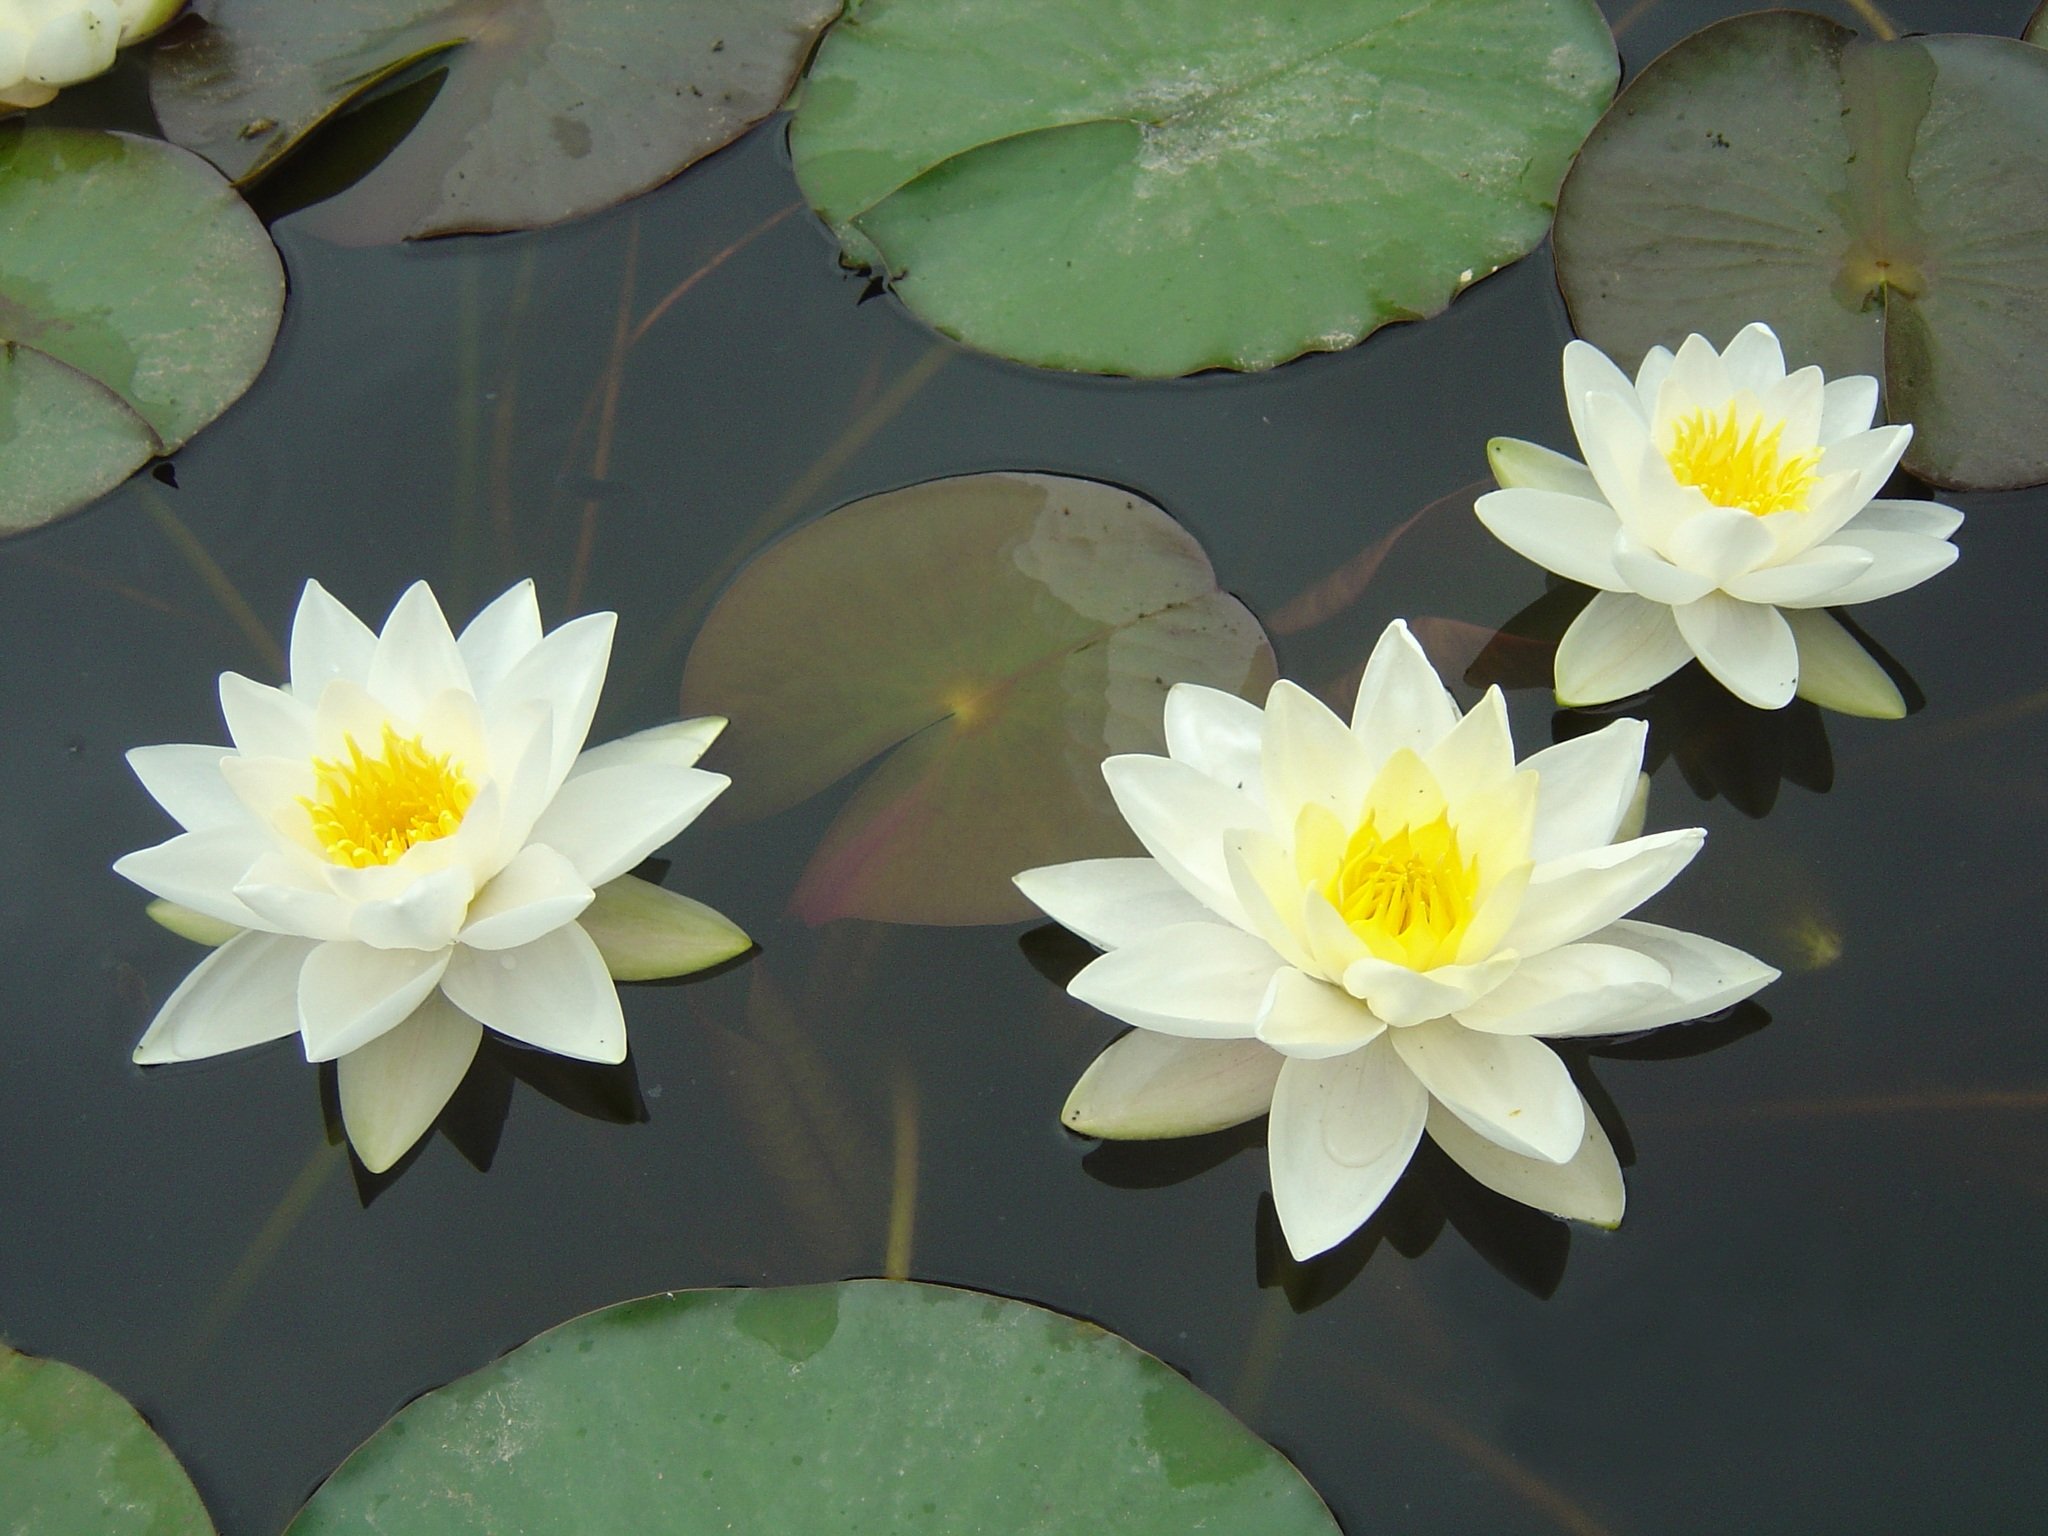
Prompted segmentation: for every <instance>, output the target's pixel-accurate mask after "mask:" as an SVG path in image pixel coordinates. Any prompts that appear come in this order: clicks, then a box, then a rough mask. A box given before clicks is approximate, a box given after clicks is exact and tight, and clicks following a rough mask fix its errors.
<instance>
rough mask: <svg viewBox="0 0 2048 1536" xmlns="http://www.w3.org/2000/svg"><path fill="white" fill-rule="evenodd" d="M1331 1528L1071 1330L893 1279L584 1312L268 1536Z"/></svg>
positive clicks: (1187, 1406) (1175, 1389)
mask: <svg viewBox="0 0 2048 1536" xmlns="http://www.w3.org/2000/svg"><path fill="white" fill-rule="evenodd" d="M368 1530H375V1531H378V1532H380V1533H382V1536H484V1533H486V1532H493V1533H495V1532H511V1531H564V1532H566V1531H572V1530H573V1531H607V1532H612V1531H616V1532H627V1531H630V1532H634V1533H637V1536H698V1533H704V1536H709V1533H711V1532H717V1531H749V1532H788V1533H793V1536H794V1533H809V1532H827V1531H829V1532H834V1533H843V1536H863V1533H866V1536H916V1533H920V1532H934V1533H936V1532H947V1533H952V1536H970V1533H983V1536H1066V1533H1069V1532H1078V1531H1116V1532H1119V1533H1121V1536H1185V1533H1187V1532H1190V1531H1217V1532H1253V1531H1256V1532H1258V1533H1259V1536H1336V1531H1337V1525H1336V1522H1335V1521H1334V1520H1332V1519H1331V1518H1330V1514H1329V1512H1328V1510H1326V1509H1325V1508H1324V1507H1323V1503H1322V1501H1321V1500H1320V1499H1318V1498H1317V1497H1316V1494H1315V1491H1314V1490H1313V1489H1312V1488H1310V1487H1309V1485H1308V1484H1307V1483H1306V1482H1305V1481H1304V1480H1303V1479H1302V1476H1301V1474H1300V1473H1299V1472H1297V1471H1295V1470H1294V1468H1293V1467H1292V1466H1290V1465H1288V1463H1287V1461H1286V1460H1285V1458H1283V1457H1282V1456H1281V1455H1280V1453H1279V1452H1277V1451H1275V1450H1273V1449H1272V1448H1271V1447H1270V1446H1268V1445H1266V1444H1265V1443H1264V1442H1262V1441H1260V1440H1259V1439H1258V1438H1256V1437H1255V1436H1254V1435H1253V1434H1252V1433H1251V1431H1250V1430H1248V1429H1246V1428H1245V1427H1244V1426H1243V1425H1242V1424H1240V1423H1239V1422H1238V1421H1237V1420H1236V1419H1234V1418H1232V1417H1231V1416H1230V1414H1229V1413H1227V1412H1226V1411H1225V1410H1224V1409H1223V1408H1222V1407H1221V1406H1220V1405H1219V1404H1218V1403H1217V1402H1215V1400H1214V1399H1212V1398H1210V1397H1208V1396H1206V1395H1204V1394H1203V1393H1202V1392H1200V1391H1198V1390H1197V1389H1196V1388H1195V1387H1193V1386H1192V1385H1190V1384H1189V1383H1188V1382H1187V1381H1186V1380H1185V1379H1184V1378H1182V1377H1181V1376H1179V1375H1177V1374H1176V1373H1175V1372H1173V1371H1172V1370H1170V1369H1168V1368H1167V1367H1166V1366H1165V1365H1162V1364H1161V1363H1160V1362H1159V1361H1157V1360H1155V1359H1153V1358H1152V1357H1151V1356H1150V1355H1147V1354H1145V1353H1143V1352H1142V1351H1140V1350H1138V1349H1136V1348H1134V1347H1133V1346H1132V1345H1130V1344H1127V1343H1125V1342H1124V1341H1123V1340H1122V1339H1119V1338H1117V1337H1116V1336H1115V1335H1114V1334H1110V1333H1105V1332H1103V1331H1102V1330H1101V1329H1100V1328H1097V1327H1095V1326H1093V1325H1092V1324H1089V1323H1083V1322H1077V1321H1075V1320H1074V1319H1072V1318H1068V1317H1062V1316H1060V1315H1058V1314H1057V1313H1053V1312H1047V1311H1044V1310H1042V1309H1041V1308H1038V1307H1033V1306H1028V1305H1026V1304H1024V1303H1022V1302H1016V1301H1006V1300H1003V1299H1001V1298H999V1297H994V1296H983V1295H977V1294H975V1293H973V1292H970V1291H956V1290H951V1289H947V1288H945V1287H942V1286H933V1285H913V1284H908V1283H904V1282H900V1281H887V1280H856V1281H852V1282H849V1283H847V1284H843V1285H825V1286H802V1287H794V1288H790V1289H786V1290H769V1291H683V1292H678V1293H675V1294H673V1295H668V1296H657V1297H651V1298H649V1299H648V1300H645V1301H635V1302H627V1303H626V1304H624V1305H623V1306H616V1307H610V1308H607V1309H606V1310H605V1311H602V1312H594V1313H592V1314H590V1315H589V1316H588V1317H582V1318H578V1319H577V1320H576V1321H574V1322H570V1323H565V1324H563V1325H562V1326H561V1327H559V1328H557V1329H554V1330H553V1331H552V1332H549V1333H544V1334H542V1335H541V1336H540V1337H539V1338H537V1339H534V1340H533V1341H532V1342H531V1343H528V1344H525V1345H522V1346H521V1347H520V1348H518V1349H515V1350H513V1351H512V1352H511V1353H510V1354H509V1355H506V1356H505V1357H504V1358H503V1359H500V1360H498V1361H496V1362H494V1363H493V1364H491V1365H488V1366H486V1367H484V1368H483V1369H482V1370H480V1371H478V1372H476V1373H475V1374H474V1375H471V1376H468V1377H465V1378H464V1379H462V1380H461V1381H458V1382H456V1383H454V1384H453V1385H452V1386H448V1387H445V1388H443V1389H442V1390H440V1391H438V1392H432V1393H429V1394H428V1395H427V1396H425V1397H423V1398H421V1399H419V1400H418V1401H416V1402H414V1403H413V1404H411V1405H410V1406H409V1407H407V1408H405V1409H404V1410H403V1411H402V1412H400V1413H399V1415H398V1416H397V1417H396V1418H395V1419H393V1420H392V1421H391V1422H390V1423H389V1424H388V1425H386V1426H385V1427H384V1428H383V1429H382V1430H380V1431H379V1432H378V1433H377V1434H376V1435H375V1436H373V1437H372V1438H371V1439H370V1440H369V1442H368V1443H367V1444H365V1445H364V1446H363V1447H362V1448H361V1449H360V1450H358V1451H357V1452H356V1453H355V1455H354V1456H352V1457H351V1458H350V1459H349V1460H348V1461H347V1462H345V1463H344V1464H343V1465H342V1467H341V1469H340V1470H339V1471H337V1472H336V1473H335V1474H334V1476H333V1477H331V1478H329V1479H328V1481H327V1483H326V1484H325V1485H324V1486H323V1487H322V1488H321V1489H320V1490H319V1492H318V1493H316V1494H315V1495H314V1496H313V1499H312V1501H311V1502H310V1503H309V1504H308V1505H307V1506H306V1508H305V1510H304V1512H303V1513H301V1514H300V1516H299V1518H298V1519H297V1520H296V1521H294V1522H293V1524H292V1526H291V1528H290V1531H289V1532H288V1536H328V1533H330V1532H332V1533H337V1536H338V1533H341V1532H349V1533H351V1536H353V1533H357V1532H362V1531H368Z"/></svg>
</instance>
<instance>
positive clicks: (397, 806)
mask: <svg viewBox="0 0 2048 1536" xmlns="http://www.w3.org/2000/svg"><path fill="white" fill-rule="evenodd" d="M342 740H343V742H344V744H345V745H346V746H347V748H348V756H347V759H346V760H345V761H339V762H333V761H329V760H328V759H326V758H315V759H314V760H313V783H314V786H315V788H314V795H313V797H312V798H311V799H306V800H301V801H300V802H299V803H300V804H301V805H303V806H305V808H306V813H307V814H308V815H309V816H311V817H312V818H313V835H314V836H315V837H317V838H318V839H319V840H320V846H321V848H323V849H324V850H326V853H327V857H328V858H330V859H332V860H333V861H334V862H335V863H337V864H345V865H348V866H350V867H352V868H355V869H367V868H368V867H369V866H370V865H372V864H394V863H396V862H397V861H398V859H399V858H400V857H401V856H402V855H403V854H404V853H405V851H406V850H407V849H408V848H411V847H413V846H414V845H415V844H418V843H428V842H432V841H433V840H434V839H435V838H439V837H446V836H448V834H449V833H451V832H453V831H454V830H455V829H456V828H457V827H459V826H461V825H462V818H463V814H464V813H465V812H467V811H468V809H469V803H470V801H472V800H474V799H475V798H476V786H475V785H474V784H472V783H470V781H469V778H468V776H467V775H466V774H464V773H463V771H462V767H461V765H460V764H459V763H455V762H452V761H450V759H449V757H448V755H447V754H446V753H442V754H440V755H439V756H436V755H435V754H434V753H432V752H429V751H428V750H427V748H426V744H425V743H424V742H422V741H421V740H420V738H419V737H417V736H401V735H399V734H398V732H397V731H396V730H395V729H393V728H392V726H391V724H390V722H389V721H386V722H385V725H384V739H383V741H382V742H381V743H380V744H379V747H378V755H377V756H376V757H370V756H367V755H366V754H365V753H364V752H363V749H362V748H361V747H360V746H358V745H356V739H355V738H354V737H353V736H345V737H343V738H342Z"/></svg>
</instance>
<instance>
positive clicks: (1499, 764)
mask: <svg viewBox="0 0 2048 1536" xmlns="http://www.w3.org/2000/svg"><path fill="white" fill-rule="evenodd" d="M1424 761H1425V763H1426V765H1427V767H1428V768H1429V771H1430V772H1431V773H1432V774H1434V775H1435V777H1436V782H1437V786H1438V787H1439V788H1440V789H1442V790H1443V792H1444V799H1445V800H1446V801H1448V802H1449V803H1450V805H1451V806H1452V807H1453V808H1462V807H1464V806H1467V805H1469V804H1471V803H1472V802H1473V801H1475V800H1478V799H1482V798H1490V797H1493V796H1498V795H1501V794H1504V793H1506V792H1507V790H1508V787H1509V784H1510V781H1512V780H1513V778H1514V776H1515V740H1514V736H1513V735H1512V734H1511V733H1510V730H1509V727H1508V706H1507V699H1506V698H1505V696H1503V695H1502V693H1501V691H1500V689H1499V688H1497V687H1495V688H1489V689H1487V690H1486V692H1485V694H1484V695H1483V696H1482V697H1481V698H1480V700H1479V702H1478V703H1477V704H1475V705H1473V706H1472V708H1471V709H1470V710H1469V711H1467V712H1466V714H1465V717H1464V718H1463V719H1462V720H1460V721H1459V722H1458V723H1457V724H1456V725H1454V726H1452V727H1451V729H1450V731H1449V732H1448V733H1447V734H1446V735H1445V737H1444V739H1443V740H1442V741H1439V742H1438V743H1437V744H1436V745H1435V746H1434V747H1432V748H1430V750H1429V756H1428V757H1427V758H1426V759H1425V760H1424ZM1453 819H1454V820H1455V819H1456V817H1455V815H1454V817H1453Z"/></svg>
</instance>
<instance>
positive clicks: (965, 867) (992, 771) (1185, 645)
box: [683, 474, 1274, 923]
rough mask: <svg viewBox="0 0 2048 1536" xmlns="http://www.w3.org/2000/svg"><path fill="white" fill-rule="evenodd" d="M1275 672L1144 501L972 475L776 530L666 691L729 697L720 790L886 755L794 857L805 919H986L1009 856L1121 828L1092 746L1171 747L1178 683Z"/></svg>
mask: <svg viewBox="0 0 2048 1536" xmlns="http://www.w3.org/2000/svg"><path fill="white" fill-rule="evenodd" d="M1273 675H1274V669H1273V654H1272V649H1271V647H1270V646H1269V645H1268V644H1267V642H1266V637H1265V634H1264V632H1263V631H1262V630H1261V629H1260V628H1259V625H1258V621H1257V620H1255V619H1254V618H1253V617H1252V616H1251V614H1250V613H1249V612H1247V611H1246V609H1245V608H1244V606H1243V605H1242V604H1240V603H1239V602H1238V601H1237V600H1236V599H1235V598H1232V597H1229V596H1227V595H1226V594H1224V593H1222V592H1219V591H1217V590H1216V576H1215V572H1214V571H1213V570H1212V569H1211V568H1210V565H1209V560H1208V557H1207V556H1206V555H1204V554H1203V553H1202V550H1201V547H1200V546H1199V545H1198V544H1196V543H1195V541H1194V539H1193V538H1191V537H1190V536H1189V535H1188V533H1187V532H1186V531H1185V530H1184V529H1182V528H1181V526H1180V525H1179V524H1178V523H1176V522H1174V521H1173V519H1172V518H1170V517H1168V516H1167V515H1166V514H1165V513H1164V512H1161V511H1160V510H1159V509H1158V508H1157V507H1155V506H1153V505H1152V504H1151V503H1149V502H1147V501H1144V500H1142V499H1141V498H1139V497H1138V496H1135V495H1133V494H1132V493H1131V492H1129V491H1124V490H1119V489H1117V488H1116V487H1114V486H1108V485H1099V484H1097V483H1095V482H1093V481H1088V480H1071V479H1065V478H1062V477H1059V476H1054V475H1020V474H991V475H964V476H961V477H959V478H956V479H951V480H934V481H930V482H928V483H926V484H924V485H916V486H911V487H910V488H909V489H907V490H901V491H891V492H888V493H887V494H885V495H881V496H871V497H869V498H868V499H867V500H865V501H859V502H855V503H854V504H853V505H851V506H848V507H844V508H842V509H840V510H839V511H837V512H834V513H831V514H830V515H828V516H826V517H823V518H821V519H819V520H818V521H817V522H814V523H811V524H810V525H808V526H806V527H804V528H801V529H799V530H798V531H797V532H796V533H794V534H792V535H791V536H789V537H788V538H786V539H784V540H782V541H781V542H780V543H778V544H776V545H773V546H772V547H770V548H769V549H768V550H767V551H766V552H765V553H763V554H762V555H761V556H760V557H759V558H757V559H756V560H755V561H754V562H753V563H752V564H751V565H749V566H748V567H747V568H746V569H745V570H744V571H742V572H741V573H740V575H739V578H738V579H737V580H736V581H735V582H734V583H733V585H732V586H731V587H730V588H729V589H728V590H727V591H726V593H725V594H724V596H723V597H721V598H720V599H719V601H718V604H717V606H716V607H715V608H713V610H712V611H711V614H710V615H709V617H708V618H707V619H706V620H705V623H704V629H703V632H702V633H701V634H700V635H699V636H698V638H697V642H696V644H695V646H694V647H693V648H692V649H691V652H690V658H689V662H688V664H687V666H686V668H685V670H684V673H683V702H684V707H685V712H686V713H692V714H694V713H699V712H708V713H716V714H721V715H727V716H730V717H731V719H732V722H733V724H732V728H731V730H730V731H729V732H728V733H727V734H726V735H725V737H724V738H723V740H722V743H721V747H720V750H721V752H722V753H724V758H723V762H724V763H725V764H727V765H728V766H730V768H731V772H732V776H733V788H732V789H731V790H730V791H728V792H727V795H726V799H725V801H724V802H723V803H722V804H723V807H724V809H725V810H726V811H727V812H728V813H732V814H738V815H742V816H746V815H755V816H759V815H764V814H767V813H768V812H771V811H775V810H780V809H782V808H784V807H786V806H790V805H794V804H796V803H797V802H798V801H800V800H804V799H806V798H808V797H809V796H811V795H814V794H816V793H817V792H818V791H819V790H821V789H823V788H825V786H827V785H828V784H830V783H832V782H833V781H834V780H835V779H838V778H840V777H841V776H842V775H844V774H846V773H849V772H851V771H852V770H853V769H854V768H857V767H858V766H859V765H860V764H862V763H864V762H866V761H868V760H869V759H870V758H873V757H875V756H877V755H879V754H881V753H885V752H887V753H889V756H888V757H887V758H886V759H885V760H884V761H883V762H882V764H881V766H880V767H878V768H877V769H876V770H875V771H874V773H872V774H871V775H870V776H869V777H868V778H867V780H866V781H865V782H864V783H863V784H862V785H861V786H860V788H859V789H858V790H856V791H855V792H854V794H853V796H852V798H851V799H850V800H849V801H848V803H847V804H846V806H845V807H844V808H843V809H842V810H841V811H840V813H839V816H838V818H837V819H836V820H835V821H834V822H833V823H832V826H831V828H830V830H829V831H827V832H826V834H825V839H824V843H823V846H821V847H820V848H819V850H818V852H817V854H816V856H815V857H814V858H813V859H812V860H811V863H810V866H809V867H808V868H807V869H806V870H805V871H804V874H803V878H802V880H801V881H800V883H799V884H798V887H797V891H796V896H795V899H794V907H795V910H796V912H797V914H798V915H799V916H800V917H802V918H804V919H805V920H806V921H809V922H824V921H827V920H829V919H832V918H836V917H849V916H856V917H869V918H878V919H882V920H884V921H890V922H917V923H991V922H1007V921H1010V920H1012V919H1015V918H1020V917H1028V916H1029V915H1030V914H1031V912H1032V910H1033V909H1032V907H1031V904H1030V903H1029V902H1027V901H1025V900H1024V898H1023V897H1022V896H1020V895H1019V894H1018V893H1017V891H1016V889H1015V888H1014V887H1013V886H1012V885H1011V883H1010V877H1011V876H1012V875H1013V874H1015V873H1016V872H1017V871H1018V870H1020V869H1027V868H1030V867H1032V866H1034V865H1039V864H1051V863H1058V862H1060V861H1062V860H1067V859H1078V858H1087V857H1092V856H1097V855H1104V854H1114V853H1121V852H1127V851H1128V852H1136V851H1138V850H1137V846H1136V844H1135V843H1134V842H1133V841H1132V840H1131V837H1130V834H1129V833H1128V831H1126V830H1125V828H1124V824H1123V819H1122V818H1121V817H1120V816H1118V815H1117V813H1116V809H1115V807H1114V805H1113V804H1112V803H1111V801H1110V798H1109V792H1108V790H1107V788H1106V787H1105V786H1104V784H1103V782H1102V775H1101V771H1100V770H1101V763H1102V759H1103V758H1104V757H1106V756H1108V755H1109V754H1110V753H1112V752H1158V751H1161V750H1163V747H1164V736H1163V734H1162V724H1161V722H1162V719H1163V712H1164V709H1165V698H1166V690H1167V688H1168V687H1169V686H1170V685H1171V684H1173V683H1175V682H1180V681H1191V682H1199V683H1206V684H1208V685H1210V686H1211V687H1216V688H1223V689H1228V690H1231V691H1233V692H1237V691H1256V692H1258V693H1261V694H1263V692H1264V690H1265V688H1266V686H1267V685H1268V684H1269V683H1270V682H1271V681H1272V678H1273ZM891 748H894V749H895V750H894V751H893V752H892V751H891V750H890V749H891Z"/></svg>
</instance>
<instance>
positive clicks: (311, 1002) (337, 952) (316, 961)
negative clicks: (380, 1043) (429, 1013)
mask: <svg viewBox="0 0 2048 1536" xmlns="http://www.w3.org/2000/svg"><path fill="white" fill-rule="evenodd" d="M448 957H449V952H448V951H447V950H445V949H444V950H442V951H440V952H439V953H438V954H436V953H429V952H427V951H423V950H417V949H372V948H371V947H370V946H369V945H367V944H354V943H350V942H348V941H346V940H342V941H338V942H333V943H327V944H318V945H315V946H314V948H313V952H312V953H311V954H310V955H308V956H307V957H306V963H305V965H304V966H302V967H301V968H300V970H299V996H298V1012H299V1033H300V1035H302V1036H303V1037H304V1040H305V1047H306V1060H308V1061H332V1060H333V1059H334V1058H335V1057H337V1056H346V1055H347V1054H348V1053H349V1052H350V1051H353V1050H357V1049H359V1048H360V1047H362V1046H364V1045H367V1044H368V1043H369V1042H370V1041H372V1040H374V1039H376V1038H377V1036H379V1035H381V1034H383V1033H384V1031H385V1030H387V1029H390V1028H392V1027H393V1026H394V1025H396V1024H397V1023H399V1021H400V1020H402V1019H404V1018H405V1016H406V1015H407V1014H409V1013H411V1012H412V1011H413V1009H415V1008H417V1007H419V1005H420V1004H421V1003H423V1002H425V1001H426V1000H427V995H428V994H429V993H430V992H432V991H433V990H434V987H435V985H436V984H437V983H438V982H439V981H440V980H441V974H442V972H443V971H445V970H446V969H447V968H448Z"/></svg>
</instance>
